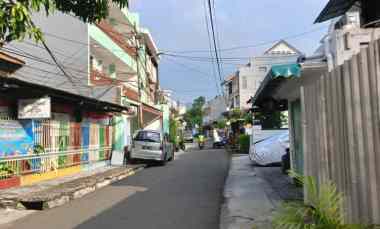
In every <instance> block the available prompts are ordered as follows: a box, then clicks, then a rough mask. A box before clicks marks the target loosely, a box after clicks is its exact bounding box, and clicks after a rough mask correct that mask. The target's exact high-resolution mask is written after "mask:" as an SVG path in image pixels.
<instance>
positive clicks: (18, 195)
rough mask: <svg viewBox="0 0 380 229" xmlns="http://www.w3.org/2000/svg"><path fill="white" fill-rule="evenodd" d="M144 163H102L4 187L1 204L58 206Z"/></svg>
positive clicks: (7, 206)
mask: <svg viewBox="0 0 380 229" xmlns="http://www.w3.org/2000/svg"><path fill="white" fill-rule="evenodd" d="M144 167H145V165H143V164H141V165H128V166H127V167H110V166H109V167H102V168H97V169H94V170H90V171H83V172H80V173H78V174H75V175H72V176H66V177H62V178H57V179H54V180H49V181H44V182H40V183H38V184H35V185H31V186H24V187H17V188H11V189H6V190H1V191H0V208H2V209H8V210H9V209H13V210H24V209H32V210H44V209H49V208H53V207H57V206H60V205H63V204H65V203H67V202H69V201H70V200H73V199H77V198H80V197H83V196H84V195H86V194H88V193H91V192H93V191H95V190H96V189H99V188H102V187H104V186H107V185H109V184H111V183H113V182H116V181H118V180H121V179H124V178H126V177H127V176H129V175H132V174H134V173H135V172H136V171H137V170H140V169H143V168H144ZM3 212H4V211H3Z"/></svg>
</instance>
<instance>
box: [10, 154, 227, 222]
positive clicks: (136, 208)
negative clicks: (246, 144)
mask: <svg viewBox="0 0 380 229" xmlns="http://www.w3.org/2000/svg"><path fill="white" fill-rule="evenodd" d="M228 163H229V158H228V154H227V153H226V152H225V151H224V150H202V151H198V150H194V151H191V152H186V153H184V154H182V155H180V156H178V158H177V159H176V160H175V161H174V162H170V163H168V164H167V165H166V166H165V167H160V166H153V167H149V168H147V169H145V170H143V171H141V172H139V173H137V174H136V175H134V176H131V177H128V178H126V179H125V180H122V181H120V182H118V183H115V184H113V185H110V186H108V187H105V188H103V189H101V190H99V191H96V192H94V193H92V194H89V195H87V196H85V197H83V198H82V199H79V200H75V201H72V202H70V203H69V204H67V205H64V206H62V207H59V208H55V209H50V210H47V211H44V212H38V213H35V214H31V215H29V216H27V217H25V218H22V219H20V220H18V221H16V222H14V223H12V225H9V226H8V227H6V228H12V229H16V228H17V229H24V228H25V229H31V228H38V229H65V228H76V229H97V228H106V229H112V228H123V229H124V228H128V229H153V228H155V229H203V228H204V229H217V228H219V213H220V205H221V202H222V201H223V200H222V192H223V186H224V182H225V178H226V175H227V172H228Z"/></svg>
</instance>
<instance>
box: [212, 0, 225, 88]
mask: <svg viewBox="0 0 380 229" xmlns="http://www.w3.org/2000/svg"><path fill="white" fill-rule="evenodd" d="M212 4H213V8H214V19H215V20H214V22H215V32H216V44H217V47H218V50H220V45H221V44H220V33H219V29H218V28H219V26H218V18H217V17H216V6H215V0H212ZM219 59H223V57H222V53H221V52H220V53H219ZM221 65H222V64H221ZM221 72H222V75H224V73H223V68H221ZM223 93H224V91H222V94H223Z"/></svg>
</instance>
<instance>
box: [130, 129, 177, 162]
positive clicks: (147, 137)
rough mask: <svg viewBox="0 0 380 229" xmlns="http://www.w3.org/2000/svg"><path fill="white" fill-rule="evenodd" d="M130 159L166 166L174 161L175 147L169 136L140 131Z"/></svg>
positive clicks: (155, 132)
mask: <svg viewBox="0 0 380 229" xmlns="http://www.w3.org/2000/svg"><path fill="white" fill-rule="evenodd" d="M130 159H131V160H133V159H142V160H152V161H158V162H161V164H163V165H164V164H166V162H167V161H172V160H173V159H174V146H173V144H172V143H170V142H169V136H167V135H162V134H161V133H160V132H158V131H153V130H140V131H138V133H137V134H136V136H135V137H134V139H133V143H132V149H131V152H130Z"/></svg>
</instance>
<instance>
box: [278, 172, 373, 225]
mask: <svg viewBox="0 0 380 229" xmlns="http://www.w3.org/2000/svg"><path fill="white" fill-rule="evenodd" d="M290 176H292V177H293V178H294V179H296V180H298V182H300V183H302V184H303V185H304V187H305V193H306V196H307V197H308V201H307V202H301V201H297V202H295V201H293V202H288V203H284V204H283V206H282V208H281V209H280V210H279V211H278V213H277V215H276V216H275V218H274V221H273V224H274V228H275V229H293V228H294V229H301V228H308V229H319V228H320V229H364V228H367V227H365V226H362V225H345V224H344V220H343V215H342V213H343V209H342V204H343V195H342V194H341V193H340V192H338V191H337V188H336V185H335V184H334V183H332V182H331V181H328V182H326V183H323V184H321V185H320V186H318V185H317V182H316V180H315V178H314V177H310V176H307V177H303V176H300V175H298V174H296V173H295V172H290Z"/></svg>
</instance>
